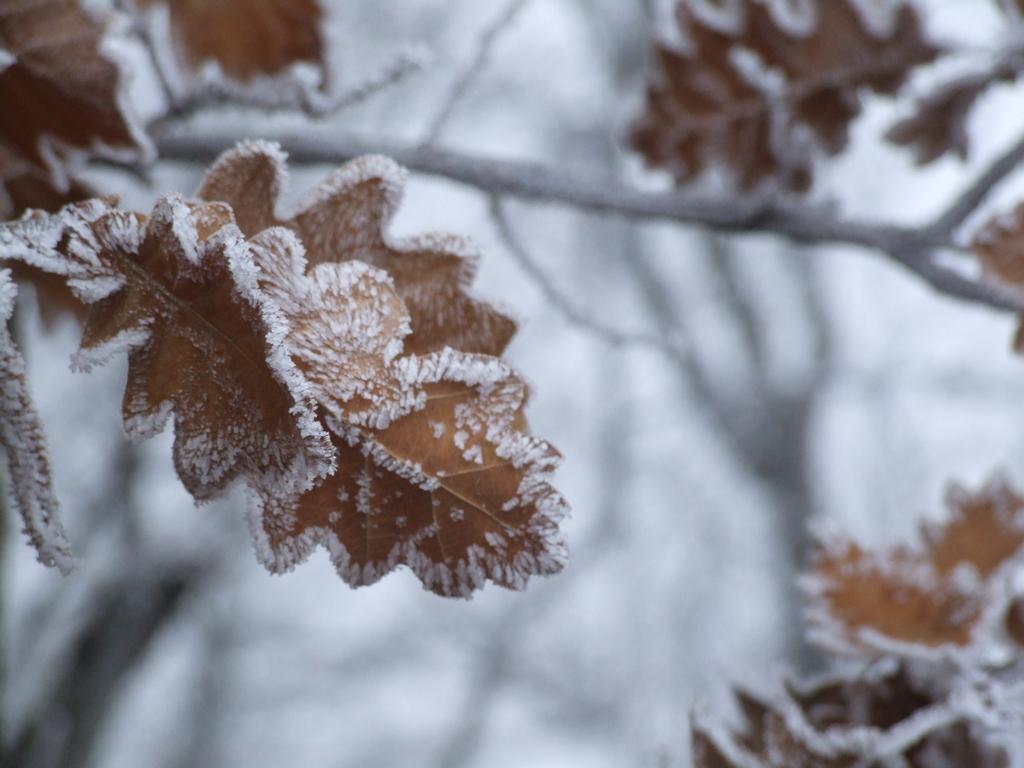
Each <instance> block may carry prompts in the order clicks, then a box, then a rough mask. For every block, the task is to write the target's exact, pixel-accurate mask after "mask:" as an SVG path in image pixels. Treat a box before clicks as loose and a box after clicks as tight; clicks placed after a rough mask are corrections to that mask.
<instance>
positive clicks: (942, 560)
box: [810, 480, 1024, 652]
mask: <svg viewBox="0 0 1024 768" xmlns="http://www.w3.org/2000/svg"><path fill="white" fill-rule="evenodd" d="M947 503H948V506H949V509H950V512H951V514H950V517H949V519H948V520H947V521H946V522H945V523H944V524H943V525H941V526H932V527H927V528H925V529H924V530H923V532H922V536H921V542H920V544H919V546H915V547H908V546H900V547H896V548H894V549H892V550H889V551H886V552H882V553H871V552H867V551H865V550H864V549H862V548H861V547H859V546H858V545H856V544H854V543H852V542H849V541H833V542H829V543H828V544H825V545H822V546H821V547H820V548H819V549H818V551H817V553H816V555H815V558H814V579H813V580H812V581H811V584H810V586H811V592H812V595H813V599H814V601H815V603H816V605H815V609H814V611H813V613H812V616H813V619H814V623H815V624H816V629H817V631H818V633H819V636H820V637H821V638H822V639H823V640H824V641H825V642H826V644H832V643H838V645H839V647H840V648H842V649H845V648H846V647H847V646H848V645H852V647H854V648H866V649H872V648H874V649H879V650H882V651H888V652H893V647H891V646H890V645H889V642H890V641H897V642H898V643H903V644H911V646H917V647H919V648H921V649H927V648H933V647H938V646H952V647H965V646H969V645H971V644H972V643H975V642H978V641H979V640H978V636H979V632H981V631H982V630H983V629H990V627H988V625H989V624H991V623H992V622H990V621H989V619H990V618H991V616H993V615H995V614H994V613H993V611H996V612H998V613H999V614H1000V615H1002V614H1004V613H1005V611H1006V609H1007V602H1008V600H1009V596H1008V595H1007V594H1006V589H1007V587H1006V585H1005V583H1004V582H1005V579H1004V578H1003V577H1002V575H1001V571H1002V569H1003V568H1004V566H1007V564H1009V563H1011V562H1012V561H1014V560H1015V559H1016V557H1017V553H1018V552H1019V551H1020V549H1021V546H1022V545H1024V500H1022V499H1021V498H1020V497H1019V496H1017V494H1016V493H1015V492H1014V491H1013V490H1011V489H1010V488H1009V486H1008V485H1006V483H1005V482H1004V481H1002V480H994V481H992V482H990V483H989V484H988V485H987V486H986V487H984V488H983V489H982V490H981V491H979V492H978V493H976V494H969V493H967V492H966V491H964V490H962V489H960V488H957V487H953V488H952V489H951V490H950V493H949V498H948V502H947ZM996 631H998V630H996ZM837 635H838V636H837ZM909 649H910V646H907V645H904V646H903V647H902V650H897V651H896V652H902V651H906V652H910V650H909Z"/></svg>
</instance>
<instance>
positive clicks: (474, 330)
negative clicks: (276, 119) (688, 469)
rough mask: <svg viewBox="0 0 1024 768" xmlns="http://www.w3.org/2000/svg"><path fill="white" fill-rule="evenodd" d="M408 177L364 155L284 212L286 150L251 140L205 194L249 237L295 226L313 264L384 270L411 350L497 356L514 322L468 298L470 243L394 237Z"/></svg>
mask: <svg viewBox="0 0 1024 768" xmlns="http://www.w3.org/2000/svg"><path fill="white" fill-rule="evenodd" d="M404 179H405V172H404V170H403V169H402V168H400V167H399V166H398V165H396V164H395V163H394V162H393V161H391V160H389V159H388V158H385V157H379V156H369V157H363V158H359V159H357V160H353V161H352V162H350V163H347V164H346V165H343V166H342V167H341V168H339V169H338V170H337V171H335V172H334V173H332V174H331V175H330V176H328V177H327V178H326V179H325V180H324V181H323V182H321V183H320V184H319V185H318V186H317V187H316V189H314V190H312V191H311V192H310V193H308V194H307V195H306V196H305V197H304V198H303V199H302V200H301V201H300V202H299V203H298V205H297V206H296V207H295V208H294V210H292V211H289V212H282V211H279V210H278V202H277V201H278V197H279V195H280V194H281V192H282V190H283V189H284V186H285V184H286V171H285V165H284V156H283V153H282V152H281V150H280V149H279V148H278V147H277V146H276V145H274V144H268V143H265V142H247V143H244V144H242V145H240V146H239V147H237V148H236V149H235V150H232V151H230V152H227V153H225V154H224V155H223V156H222V157H221V158H220V159H219V160H218V161H217V162H216V163H215V164H214V165H213V167H212V168H211V169H210V171H209V172H208V173H207V175H206V178H205V180H204V181H203V183H202V185H201V187H200V189H199V196H200V197H201V198H203V199H205V200H218V201H222V202H225V203H227V204H228V205H230V206H231V207H232V208H233V209H234V210H235V213H236V217H237V220H238V225H239V227H241V229H242V231H243V232H245V234H246V235H249V236H252V235H255V234H257V233H258V232H260V231H261V230H263V229H266V228H268V227H272V226H283V227H287V228H288V229H291V230H292V231H293V232H295V234H296V235H297V236H298V238H299V240H301V242H302V244H303V245H304V246H305V249H306V258H307V259H308V261H309V263H310V265H311V266H315V265H317V264H321V263H325V262H341V261H362V262H365V263H367V264H369V265H371V266H374V267H378V268H380V269H383V270H384V271H385V272H387V273H388V275H390V276H391V279H392V280H393V281H394V284H395V289H396V290H397V292H398V295H399V296H400V297H401V299H402V300H403V301H404V302H405V305H406V307H407V308H408V311H409V316H410V318H411V321H412V333H411V334H410V335H409V336H408V337H406V339H405V351H406V352H414V353H422V352H431V351H435V350H438V349H441V348H442V347H445V346H449V347H453V348H455V349H460V350H462V351H464V352H482V353H484V354H489V355H499V354H501V352H502V351H503V350H504V348H505V346H506V345H507V344H508V342H509V340H510V339H511V338H512V335H513V334H514V333H515V323H514V322H513V321H512V320H510V319H509V318H508V317H506V316H505V315H503V314H502V313H500V312H498V311H497V310H496V309H494V308H493V307H491V306H490V305H488V304H486V303H485V302H482V301H479V300H478V299H475V298H474V297H472V296H471V295H470V294H469V285H470V283H471V282H472V281H473V277H474V275H475V271H476V253H475V251H474V249H473V248H472V247H471V246H470V244H469V243H468V242H467V241H466V240H464V239H463V238H460V237H457V236H455V235H449V234H431V235H425V236H418V237H412V238H406V239H396V238H393V237H390V236H389V235H388V233H387V226H388V224H389V222H390V220H391V217H392V216H393V215H394V212H395V210H396V209H397V208H398V205H399V202H400V201H401V196H402V187H403V184H404Z"/></svg>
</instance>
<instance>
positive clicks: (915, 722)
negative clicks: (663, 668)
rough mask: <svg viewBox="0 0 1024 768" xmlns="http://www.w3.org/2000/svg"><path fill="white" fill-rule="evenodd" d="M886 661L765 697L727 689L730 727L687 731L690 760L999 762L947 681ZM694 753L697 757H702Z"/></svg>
mask: <svg viewBox="0 0 1024 768" xmlns="http://www.w3.org/2000/svg"><path fill="white" fill-rule="evenodd" d="M950 679H951V677H950V676H948V675H946V676H940V677H939V678H935V677H933V676H931V675H929V674H927V672H923V673H921V674H917V673H914V672H913V671H912V670H910V669H909V668H908V667H907V666H906V665H903V664H897V663H894V662H892V660H889V659H883V660H881V661H879V662H876V663H873V664H870V665H867V666H866V667H864V666H861V667H858V668H855V669H849V670H846V671H840V672H837V673H830V674H829V675H828V676H827V677H825V678H822V679H818V680H815V681H811V682H807V683H799V684H792V683H791V684H788V685H787V686H786V687H785V690H783V691H782V692H780V693H779V694H778V695H777V696H774V697H772V698H764V697H759V696H754V695H752V694H750V693H746V692H742V691H740V692H737V694H736V700H737V705H738V708H739V711H740V713H741V715H742V718H741V723H740V725H739V727H738V728H736V729H735V730H734V731H733V732H731V733H726V732H723V731H718V730H712V729H711V728H709V727H708V726H707V725H704V726H702V727H701V728H699V729H695V730H694V752H695V759H696V764H697V766H698V768H705V767H706V768H716V767H717V766H726V767H730V766H758V768H801V767H804V768H853V766H868V767H870V768H881V767H882V766H888V765H901V766H909V767H911V768H930V766H935V765H943V766H946V765H948V766H968V765H970V766H978V768H1005V766H1006V765H1007V762H1006V760H1007V754H1006V751H1005V749H1004V748H1003V747H1002V746H1001V745H1000V743H999V741H998V738H997V737H996V735H994V734H992V733H990V732H989V731H988V730H987V729H986V728H985V723H984V722H983V716H982V715H981V713H980V712H978V711H975V710H973V709H972V708H971V706H969V705H966V704H964V702H963V700H962V697H961V696H959V695H958V694H956V693H954V692H953V691H952V689H951V688H950V687H949V686H948V685H947V683H948V682H949V681H950ZM702 759H703V762H702Z"/></svg>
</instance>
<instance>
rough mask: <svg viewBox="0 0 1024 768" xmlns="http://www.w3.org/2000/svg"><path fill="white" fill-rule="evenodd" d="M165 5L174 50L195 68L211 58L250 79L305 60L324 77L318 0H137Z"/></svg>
mask: <svg viewBox="0 0 1024 768" xmlns="http://www.w3.org/2000/svg"><path fill="white" fill-rule="evenodd" d="M137 5H138V6H139V7H140V8H141V9H144V10H145V9H151V8H154V7H157V6H159V7H162V8H166V10H167V13H168V14H169V16H170V27H171V29H170V32H171V38H172V43H173V46H174V54H175V57H176V59H177V61H178V63H179V66H181V67H182V68H183V69H184V70H186V71H188V72H191V73H193V74H195V73H196V72H197V71H198V70H200V69H201V68H202V67H203V65H205V64H207V63H209V62H212V63H215V64H216V65H217V66H218V67H219V68H220V70H221V72H223V73H224V74H225V75H227V76H228V77H229V78H231V79H232V80H234V81H237V82H240V83H249V82H251V81H253V80H257V79H263V78H267V77H272V76H274V75H279V74H281V73H283V72H286V71H287V70H289V69H290V68H292V67H294V66H295V65H297V64H308V65H311V66H312V67H314V68H315V69H316V70H318V71H319V73H320V76H321V80H322V77H323V69H324V58H323V37H322V31H321V24H322V22H323V9H322V8H321V7H320V3H319V2H318V0H217V2H210V1H209V0H137Z"/></svg>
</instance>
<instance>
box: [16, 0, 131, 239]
mask: <svg viewBox="0 0 1024 768" xmlns="http://www.w3.org/2000/svg"><path fill="white" fill-rule="evenodd" d="M105 34H106V24H105V19H104V18H103V17H101V16H100V15H99V14H98V12H97V11H96V10H95V9H86V8H85V7H83V5H82V4H81V2H79V0H0V219H7V218H10V217H12V216H14V215H17V213H18V212H19V211H18V208H19V207H21V206H19V200H18V199H17V198H18V196H19V195H27V196H28V197H29V198H32V197H35V196H36V195H40V194H42V195H43V196H44V197H48V196H49V195H50V192H49V191H48V190H45V189H41V188H40V187H41V185H44V184H46V183H48V184H49V185H50V186H51V187H52V191H53V193H55V194H57V195H63V194H67V193H68V192H69V191H70V189H71V182H70V181H69V179H68V176H67V173H66V169H65V164H66V162H67V160H68V159H69V158H70V157H71V156H72V155H75V154H80V153H88V154H97V155H102V156H106V157H113V158H116V159H121V160H137V159H139V158H140V157H146V156H148V155H149V154H150V149H149V145H148V141H147V139H146V138H145V136H144V134H143V132H142V130H141V128H140V127H139V126H138V125H137V123H136V122H135V121H134V119H133V118H132V116H131V115H129V113H128V111H127V107H126V99H125V97H124V94H123V82H122V78H121V71H120V69H119V67H118V65H117V64H116V63H115V62H114V61H113V60H112V59H111V58H110V57H109V56H108V54H107V50H106V48H105V45H106V40H105ZM11 185H13V187H14V189H13V190H12V188H11ZM34 202H36V201H35V200H32V199H29V200H27V201H25V203H26V204H25V206H24V207H28V205H31V204H32V203H34Z"/></svg>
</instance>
